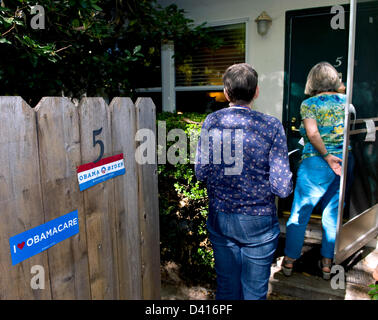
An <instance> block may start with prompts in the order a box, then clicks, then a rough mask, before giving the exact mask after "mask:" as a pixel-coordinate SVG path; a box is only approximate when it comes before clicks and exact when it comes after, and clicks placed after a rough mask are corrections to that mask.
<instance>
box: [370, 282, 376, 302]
mask: <svg viewBox="0 0 378 320" xmlns="http://www.w3.org/2000/svg"><path fill="white" fill-rule="evenodd" d="M369 288H371V290H370V291H369V292H368V294H369V296H370V298H371V300H378V284H371V285H370V286H369Z"/></svg>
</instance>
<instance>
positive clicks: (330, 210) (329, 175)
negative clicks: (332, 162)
mask: <svg viewBox="0 0 378 320" xmlns="http://www.w3.org/2000/svg"><path fill="white" fill-rule="evenodd" d="M353 162H354V160H353V156H351V155H350V157H349V159H348V164H349V165H348V167H349V169H351V168H352V167H353ZM348 171H349V173H350V172H351V170H348ZM339 189H340V177H339V176H337V175H336V174H335V173H334V172H333V170H332V169H331V168H330V167H329V165H328V164H327V162H326V161H325V160H324V159H323V158H321V157H310V158H306V159H304V160H303V162H302V163H301V165H300V167H299V170H298V175H297V184H296V187H295V191H294V200H293V205H292V209H291V215H290V218H289V220H288V221H287V224H286V245H285V255H286V256H288V257H290V258H292V259H298V258H299V257H300V255H301V251H302V246H303V242H304V236H305V231H306V227H307V224H308V222H309V220H310V216H311V213H312V211H313V209H314V208H315V206H316V205H317V204H318V203H319V202H320V207H321V209H322V212H323V213H322V231H323V236H322V244H321V251H320V252H321V255H322V256H323V257H324V258H329V259H333V256H334V248H335V241H336V228H337V216H338V206H339Z"/></svg>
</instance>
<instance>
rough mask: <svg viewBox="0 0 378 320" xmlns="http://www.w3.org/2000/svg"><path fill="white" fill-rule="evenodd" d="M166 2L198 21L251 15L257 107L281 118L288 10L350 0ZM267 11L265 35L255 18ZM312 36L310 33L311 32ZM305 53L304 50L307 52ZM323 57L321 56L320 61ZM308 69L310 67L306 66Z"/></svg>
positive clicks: (249, 50) (250, 54) (249, 28)
mask: <svg viewBox="0 0 378 320" xmlns="http://www.w3.org/2000/svg"><path fill="white" fill-rule="evenodd" d="M158 3H160V4H161V5H163V6H167V5H169V4H172V3H175V4H177V6H178V7H179V8H182V9H184V10H185V12H186V15H187V17H188V18H191V19H193V20H194V22H195V23H198V24H200V23H202V22H207V23H209V24H213V23H218V22H223V21H229V20H234V19H235V20H238V19H243V18H248V19H249V22H248V23H247V62H248V63H250V64H251V65H252V66H253V67H254V68H255V69H256V70H257V72H258V73H259V84H260V97H259V98H258V100H257V101H256V102H255V109H256V110H259V111H262V112H264V113H267V114H270V115H272V116H275V117H277V118H278V119H280V120H282V110H283V88H284V60H285V13H286V11H289V10H299V9H306V8H316V7H323V6H333V5H338V4H346V3H349V1H348V0H316V1H313V0H231V1H230V0H176V1H173V0H159V1H158ZM262 11H266V12H267V13H268V15H269V16H270V17H271V18H272V19H273V23H272V26H271V28H270V30H269V32H268V34H267V35H265V36H260V35H259V34H258V33H257V25H256V23H255V19H256V18H257V17H258V16H259V15H260V13H261V12H262ZM309 37H311V35H309ZM304 54H305V52H304ZM320 60H322V57H319V61H320ZM304 72H308V70H304Z"/></svg>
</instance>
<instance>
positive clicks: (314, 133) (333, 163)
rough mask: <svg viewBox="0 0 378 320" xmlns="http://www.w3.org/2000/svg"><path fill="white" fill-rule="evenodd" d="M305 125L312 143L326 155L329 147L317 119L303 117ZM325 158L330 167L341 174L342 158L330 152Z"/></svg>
mask: <svg viewBox="0 0 378 320" xmlns="http://www.w3.org/2000/svg"><path fill="white" fill-rule="evenodd" d="M303 125H304V127H305V129H306V135H307V137H308V139H309V140H310V142H311V144H312V145H313V146H314V148H315V149H316V150H317V151H318V152H319V153H320V154H321V155H325V154H326V153H327V148H326V147H325V145H324V142H323V139H322V137H321V136H320V133H319V130H318V125H317V123H316V120H315V119H310V118H308V119H303ZM324 160H325V161H326V162H327V163H328V165H329V166H330V168H331V169H332V170H333V172H334V173H335V174H337V175H339V176H340V175H341V165H340V163H342V162H343V160H342V159H340V158H338V157H336V156H334V155H332V154H328V155H327V156H326V157H324Z"/></svg>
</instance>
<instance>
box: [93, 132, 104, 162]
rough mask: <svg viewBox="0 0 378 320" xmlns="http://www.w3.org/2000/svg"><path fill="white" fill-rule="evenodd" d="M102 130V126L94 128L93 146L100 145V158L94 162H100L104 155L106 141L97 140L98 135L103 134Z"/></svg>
mask: <svg viewBox="0 0 378 320" xmlns="http://www.w3.org/2000/svg"><path fill="white" fill-rule="evenodd" d="M101 132H102V128H100V129H98V130H93V148H94V147H96V144H99V145H100V155H99V156H98V158H97V159H96V160H95V161H93V162H94V163H96V162H99V161H100V160H101V159H102V157H103V156H104V143H103V142H102V140H100V139H99V140H96V136H98V135H99V134H101Z"/></svg>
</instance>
